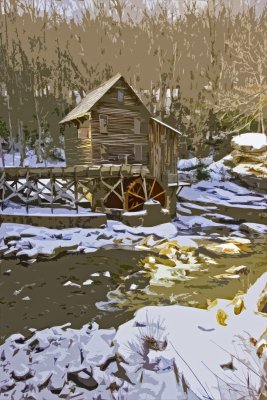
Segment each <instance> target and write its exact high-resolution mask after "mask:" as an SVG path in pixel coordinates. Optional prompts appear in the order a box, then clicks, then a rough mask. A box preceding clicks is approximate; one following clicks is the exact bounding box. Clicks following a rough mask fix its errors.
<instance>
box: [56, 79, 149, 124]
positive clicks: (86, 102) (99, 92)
mask: <svg viewBox="0 0 267 400" xmlns="http://www.w3.org/2000/svg"><path fill="white" fill-rule="evenodd" d="M121 78H123V76H122V75H121V74H120V73H118V74H116V75H115V76H113V77H112V78H110V79H109V80H107V81H105V82H104V83H102V85H100V86H99V87H98V88H96V89H93V90H91V91H90V92H89V93H88V94H87V95H86V96H85V97H84V98H83V99H82V100H81V102H80V103H79V104H78V105H77V106H76V107H75V108H74V109H73V110H71V111H70V112H69V113H68V114H67V115H66V116H65V117H64V118H63V119H62V120H61V121H60V124H64V123H65V122H70V121H73V120H74V119H77V118H81V117H82V116H84V115H85V114H86V113H88V112H89V111H90V110H91V108H92V107H93V106H94V105H95V104H96V103H97V102H98V101H99V100H100V99H101V98H102V97H103V96H104V94H106V93H107V91H108V90H109V89H111V88H112V86H113V85H115V83H117V82H118V80H120V79H121ZM123 79H124V78H123ZM124 81H125V79H124ZM125 83H126V84H127V86H128V87H129V88H130V89H131V90H132V91H133V93H134V94H135V95H136V97H138V99H139V101H140V102H141V103H142V104H143V106H144V107H145V108H146V109H147V107H146V106H145V104H144V103H143V101H142V100H141V98H140V96H139V95H138V93H136V91H135V90H134V89H133V88H132V86H130V85H129V84H128V83H127V82H126V81H125ZM147 111H148V110H147Z"/></svg>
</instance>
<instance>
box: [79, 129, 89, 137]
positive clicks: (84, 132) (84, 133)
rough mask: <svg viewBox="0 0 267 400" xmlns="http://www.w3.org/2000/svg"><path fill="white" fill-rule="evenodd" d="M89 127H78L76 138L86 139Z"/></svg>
mask: <svg viewBox="0 0 267 400" xmlns="http://www.w3.org/2000/svg"><path fill="white" fill-rule="evenodd" d="M88 137H89V128H79V129H78V139H88Z"/></svg>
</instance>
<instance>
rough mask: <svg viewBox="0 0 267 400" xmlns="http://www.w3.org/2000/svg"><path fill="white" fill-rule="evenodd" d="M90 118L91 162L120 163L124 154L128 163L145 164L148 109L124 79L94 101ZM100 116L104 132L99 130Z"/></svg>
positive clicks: (146, 157)
mask: <svg viewBox="0 0 267 400" xmlns="http://www.w3.org/2000/svg"><path fill="white" fill-rule="evenodd" d="M118 93H119V95H118ZM118 96H120V97H119V98H120V100H119V99H118ZM91 118H92V119H91V130H92V144H93V162H94V163H95V164H97V163H101V162H103V161H108V162H115V163H116V162H118V163H119V162H120V163H121V162H124V161H125V155H127V161H128V163H130V164H131V163H142V164H144V165H147V164H148V154H149V148H148V131H149V112H148V111H147V110H146V108H145V107H144V105H143V104H142V103H141V102H140V100H139V99H138V97H137V96H136V95H135V94H134V93H133V92H132V90H131V89H130V88H129V86H128V85H127V84H126V83H125V81H124V79H120V80H119V81H118V82H117V83H116V84H115V85H114V86H113V87H112V88H111V89H110V90H109V91H108V92H107V93H106V94H105V95H104V96H103V97H102V98H101V99H100V100H99V101H98V102H97V104H96V105H95V106H94V107H93V108H92V110H91ZM100 118H106V119H107V132H106V133H101V129H100ZM139 128H140V129H139ZM139 130H140V132H138V131H139Z"/></svg>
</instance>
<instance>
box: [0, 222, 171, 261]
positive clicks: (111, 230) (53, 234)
mask: <svg viewBox="0 0 267 400" xmlns="http://www.w3.org/2000/svg"><path fill="white" fill-rule="evenodd" d="M177 233H178V232H177V227H176V226H175V224H172V223H166V224H162V225H157V226H154V227H147V228H145V227H140V228H139V227H138V228H132V227H129V226H127V225H124V224H122V223H120V222H117V221H108V223H107V226H106V227H103V228H96V229H95V228H91V229H83V228H72V229H49V228H43V227H32V226H29V225H20V224H5V223H3V224H2V225H1V227H0V254H2V255H3V256H4V257H10V256H13V257H14V256H16V257H21V258H32V259H36V258H38V257H45V258H54V257H56V256H58V255H59V254H61V253H66V252H72V253H73V252H76V253H88V252H93V251H97V249H100V248H118V247H120V248H124V247H130V248H132V249H133V250H134V249H135V248H136V244H137V243H138V242H140V241H141V240H142V239H143V238H144V237H146V236H148V235H155V236H156V237H157V238H167V239H168V238H172V237H174V236H177Z"/></svg>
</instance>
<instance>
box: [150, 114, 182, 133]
mask: <svg viewBox="0 0 267 400" xmlns="http://www.w3.org/2000/svg"><path fill="white" fill-rule="evenodd" d="M151 119H152V120H153V121H155V122H157V123H158V124H160V125H163V126H165V128H167V129H170V130H172V131H173V132H176V133H178V134H179V135H182V132H180V131H179V130H178V129H175V128H174V127H173V126H171V125H168V124H165V122H162V121H161V120H160V119H157V118H154V117H151Z"/></svg>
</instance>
